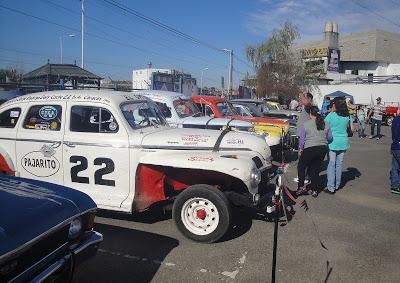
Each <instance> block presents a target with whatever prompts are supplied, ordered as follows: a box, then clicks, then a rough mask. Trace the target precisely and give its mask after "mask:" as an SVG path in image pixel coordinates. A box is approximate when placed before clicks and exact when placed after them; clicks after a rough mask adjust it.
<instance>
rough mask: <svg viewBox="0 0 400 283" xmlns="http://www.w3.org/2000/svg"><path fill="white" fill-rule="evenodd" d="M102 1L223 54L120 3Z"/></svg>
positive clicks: (112, 0)
mask: <svg viewBox="0 0 400 283" xmlns="http://www.w3.org/2000/svg"><path fill="white" fill-rule="evenodd" d="M103 1H104V2H106V3H108V4H110V5H112V6H114V7H116V8H118V9H120V10H123V11H125V12H127V13H130V14H131V15H133V16H135V17H137V18H139V19H142V20H143V21H146V22H148V23H150V24H151V25H153V26H156V27H159V28H162V29H164V30H166V31H167V32H169V33H171V34H174V35H176V36H178V37H181V38H183V39H186V40H189V41H192V42H194V43H196V44H198V45H203V46H205V47H208V48H210V49H213V50H215V51H218V52H224V50H223V49H222V48H218V47H215V46H213V45H211V44H209V43H207V42H205V41H203V40H200V39H197V38H195V37H193V36H191V35H189V34H186V33H184V32H181V31H179V30H177V29H176V28H173V27H171V26H168V25H166V24H164V23H162V22H160V21H157V20H155V19H152V18H150V17H148V16H145V15H143V14H142V13H140V12H138V11H136V10H134V9H132V8H130V7H127V6H125V5H123V4H121V3H118V2H116V1H114V0H103Z"/></svg>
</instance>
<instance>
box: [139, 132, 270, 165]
mask: <svg viewBox="0 0 400 283" xmlns="http://www.w3.org/2000/svg"><path fill="white" fill-rule="evenodd" d="M217 141H220V144H219V146H218V143H217ZM216 145H217V148H218V149H220V150H229V151H235V150H237V151H244V150H245V151H255V152H258V153H259V154H261V155H262V156H263V157H264V158H265V159H267V158H268V159H269V158H270V156H271V153H270V149H269V146H268V144H267V143H266V142H265V138H264V137H263V136H260V135H250V134H246V133H241V132H235V131H229V132H227V133H225V132H223V131H215V130H203V129H202V130H199V129H190V128H184V129H174V128H164V129H163V130H160V131H157V132H153V133H148V134H146V135H145V136H144V137H143V139H142V143H141V147H143V148H149V149H172V150H188V149H190V150H210V151H211V150H213V149H214V148H216Z"/></svg>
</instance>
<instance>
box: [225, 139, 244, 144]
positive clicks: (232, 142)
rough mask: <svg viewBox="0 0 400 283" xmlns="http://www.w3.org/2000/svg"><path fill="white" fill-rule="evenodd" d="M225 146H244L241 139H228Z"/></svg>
mask: <svg viewBox="0 0 400 283" xmlns="http://www.w3.org/2000/svg"><path fill="white" fill-rule="evenodd" d="M226 143H227V144H230V145H244V140H242V139H228V140H227V141H226Z"/></svg>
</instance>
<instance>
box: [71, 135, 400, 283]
mask: <svg viewBox="0 0 400 283" xmlns="http://www.w3.org/2000/svg"><path fill="white" fill-rule="evenodd" d="M383 133H384V134H385V135H386V136H385V137H383V138H382V139H381V140H379V141H376V140H368V139H358V138H357V137H353V138H351V149H350V150H349V151H348V152H347V153H346V155H345V160H344V167H343V171H344V173H343V179H344V182H345V186H344V188H342V189H341V190H340V191H338V192H337V193H336V194H335V195H328V194H326V193H323V192H322V193H321V194H320V195H319V196H318V197H317V198H316V199H314V198H312V197H311V196H304V197H301V198H300V201H303V200H306V202H307V205H308V208H309V209H308V211H305V209H304V208H302V207H300V205H296V206H295V209H296V214H295V216H294V218H293V219H292V221H291V222H289V223H288V224H287V225H285V226H279V228H278V250H277V253H278V259H277V275H276V276H277V277H276V280H277V282H400V195H394V194H392V193H391V192H390V182H389V171H390V160H391V156H390V151H389V148H390V133H389V128H388V127H383ZM286 175H287V179H288V180H289V181H290V183H289V186H290V187H291V188H292V189H295V188H296V184H295V183H293V181H292V180H293V177H294V176H295V175H296V162H293V163H292V164H291V167H290V168H289V170H288V172H287V174H286ZM321 176H322V177H321V179H322V183H324V182H325V183H326V172H325V171H323V172H322V173H321ZM235 219H236V221H235V226H234V228H233V229H232V231H231V232H230V233H229V235H227V236H226V237H225V238H224V239H223V240H222V241H220V242H219V243H215V244H199V243H195V242H192V241H190V240H188V239H186V238H184V237H183V236H182V235H181V234H180V233H179V232H178V231H177V229H176V228H175V226H174V222H173V220H172V219H171V216H170V214H168V213H166V214H163V213H160V212H158V211H148V212H146V213H142V214H138V215H135V216H127V215H119V214H111V213H105V212H100V214H99V217H97V219H96V225H95V229H96V230H97V231H99V232H101V233H102V234H103V236H104V242H103V243H102V244H101V247H100V249H99V251H98V253H97V255H96V256H95V257H94V258H92V259H90V260H89V261H87V262H85V263H83V264H82V265H81V266H80V267H79V268H77V270H76V275H75V279H74V281H75V282H150V281H151V282H270V281H271V263H272V249H273V230H274V229H273V228H274V225H273V223H272V222H266V221H264V218H263V217H260V216H258V215H257V214H254V213H252V212H249V211H246V210H238V211H236V212H235Z"/></svg>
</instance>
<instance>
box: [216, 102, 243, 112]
mask: <svg viewBox="0 0 400 283" xmlns="http://www.w3.org/2000/svg"><path fill="white" fill-rule="evenodd" d="M217 108H218V110H219V112H221V114H222V116H230V115H239V114H238V113H237V112H236V110H235V107H233V105H232V104H231V103H229V102H227V101H224V102H218V103H217Z"/></svg>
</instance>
